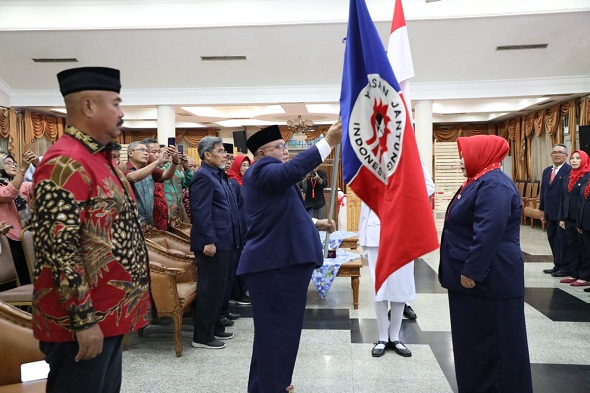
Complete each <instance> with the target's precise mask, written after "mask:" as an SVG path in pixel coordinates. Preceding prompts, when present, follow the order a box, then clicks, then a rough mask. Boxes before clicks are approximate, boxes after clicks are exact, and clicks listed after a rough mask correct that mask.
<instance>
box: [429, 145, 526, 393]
mask: <svg viewBox="0 0 590 393" xmlns="http://www.w3.org/2000/svg"><path fill="white" fill-rule="evenodd" d="M457 145H458V147H459V155H460V157H461V160H460V163H461V169H462V170H463V175H464V176H465V177H466V178H467V180H466V181H465V183H464V184H463V186H462V187H461V188H460V189H459V191H458V192H457V193H456V194H455V196H454V198H453V200H452V201H451V203H450V204H449V207H448V209H447V214H446V219H445V225H444V228H443V233H442V238H441V246H440V265H439V280H440V283H441V285H442V286H443V287H444V288H447V290H448V297H449V310H450V314H451V335H452V339H453V353H454V355H455V373H456V375H457V386H458V388H459V392H460V393H463V392H496V393H501V392H503V393H514V392H519V393H531V392H532V391H533V388H532V382H531V368H530V360H529V351H528V343H527V336H526V326H525V319H524V261H523V258H522V251H521V249H520V214H521V209H522V201H521V198H520V195H519V193H518V191H517V189H516V186H515V185H514V182H513V181H512V180H511V179H510V178H509V177H508V176H506V175H505V174H504V173H503V172H502V170H501V162H502V160H503V159H504V158H505V157H506V156H507V154H508V152H509V150H510V148H509V146H508V142H507V141H506V140H504V139H503V138H500V137H498V136H495V135H478V136H472V137H468V138H459V139H458V140H457Z"/></svg>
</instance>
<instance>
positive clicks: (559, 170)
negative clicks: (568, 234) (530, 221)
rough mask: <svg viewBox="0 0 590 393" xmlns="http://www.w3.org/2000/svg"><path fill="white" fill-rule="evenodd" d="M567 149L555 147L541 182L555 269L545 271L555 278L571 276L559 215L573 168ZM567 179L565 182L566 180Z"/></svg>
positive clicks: (544, 215) (540, 206)
mask: <svg viewBox="0 0 590 393" xmlns="http://www.w3.org/2000/svg"><path fill="white" fill-rule="evenodd" d="M566 159H567V147H566V146H565V145H562V144H557V145H553V149H552V150H551V160H552V161H553V165H552V166H549V167H547V168H545V170H544V171H543V177H542V180H541V196H540V203H539V210H541V217H543V218H542V219H543V220H544V221H545V227H546V228H547V238H548V239H549V245H550V246H551V253H552V254H553V265H554V266H553V267H552V268H551V269H545V270H543V272H544V273H547V274H551V275H552V276H553V277H566V276H569V275H570V266H566V265H564V259H563V250H564V249H565V242H566V240H565V230H564V229H562V228H560V227H559V221H558V213H559V203H560V201H561V192H562V189H563V181H568V180H567V179H569V174H570V171H571V170H572V167H571V166H570V165H569V164H568V163H566V162H565V161H566ZM564 179H565V180H564Z"/></svg>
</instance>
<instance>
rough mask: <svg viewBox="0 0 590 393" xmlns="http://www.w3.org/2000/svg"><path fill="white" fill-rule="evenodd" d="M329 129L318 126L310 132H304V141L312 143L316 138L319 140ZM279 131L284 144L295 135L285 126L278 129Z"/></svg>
mask: <svg viewBox="0 0 590 393" xmlns="http://www.w3.org/2000/svg"><path fill="white" fill-rule="evenodd" d="M329 128H330V126H319V127H316V128H315V129H313V130H311V131H306V132H305V136H306V138H305V140H306V141H312V140H314V139H316V138H319V136H320V135H321V134H324V135H326V132H328V129H329ZM279 130H280V131H281V136H282V137H283V140H284V141H285V142H288V141H290V140H291V138H292V137H293V134H294V133H295V131H293V130H292V129H290V128H289V127H287V126H284V127H279Z"/></svg>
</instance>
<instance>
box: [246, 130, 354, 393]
mask: <svg viewBox="0 0 590 393" xmlns="http://www.w3.org/2000/svg"><path fill="white" fill-rule="evenodd" d="M341 138H342V125H341V124H340V122H337V123H335V124H334V125H332V126H331V127H330V129H329V130H328V132H327V134H326V137H325V138H324V139H323V140H321V141H320V142H318V143H317V144H316V145H315V146H313V147H311V148H309V149H307V150H306V151H304V152H301V153H299V154H298V155H297V156H295V158H293V159H292V160H289V152H288V150H287V148H286V146H285V142H284V141H283V138H282V136H281V132H280V130H279V127H278V126H271V127H267V128H265V129H263V130H261V131H259V132H257V133H256V134H254V135H252V136H251V137H250V138H249V139H248V140H247V141H246V145H247V146H248V149H249V150H250V151H251V152H252V153H253V154H254V161H255V162H254V164H253V165H252V166H251V167H250V169H249V170H248V171H247V172H246V174H245V175H244V186H243V189H242V196H243V198H244V209H245V215H246V224H247V227H248V230H247V232H246V241H245V243H246V244H245V246H244V249H243V251H242V256H241V257H240V262H239V265H238V274H239V275H244V277H245V279H246V283H247V285H248V290H249V292H250V299H251V301H252V313H253V317H254V344H253V350H252V361H251V363H250V378H249V381H248V392H249V393H277V392H284V391H285V390H287V391H290V390H292V389H293V387H292V385H291V377H292V376H293V368H294V367H295V360H296V358H297V350H298V349H299V339H300V337H301V328H302V326H303V315H304V312H305V303H306V301H307V287H308V285H309V281H310V279H311V273H312V271H313V269H315V268H317V267H319V266H321V265H322V264H323V255H322V245H321V242H320V238H319V236H318V229H320V230H328V231H333V230H334V228H335V224H334V222H333V221H330V222H328V220H326V219H323V220H312V218H311V217H309V215H308V214H307V211H306V210H305V206H304V204H303V199H302V197H301V192H300V191H299V188H298V187H297V183H298V182H300V181H301V180H302V179H303V178H304V177H305V175H306V174H307V173H309V172H311V171H312V170H313V169H314V168H316V167H317V166H318V165H319V164H320V163H321V162H322V161H323V160H324V159H325V158H326V157H327V156H328V155H329V154H330V151H331V150H332V148H333V147H334V146H336V145H337V144H339V143H340V140H341ZM314 223H315V225H314Z"/></svg>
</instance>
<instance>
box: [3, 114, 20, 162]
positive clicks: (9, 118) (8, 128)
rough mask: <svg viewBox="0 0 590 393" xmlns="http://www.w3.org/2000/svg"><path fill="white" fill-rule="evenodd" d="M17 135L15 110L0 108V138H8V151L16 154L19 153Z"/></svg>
mask: <svg viewBox="0 0 590 393" xmlns="http://www.w3.org/2000/svg"><path fill="white" fill-rule="evenodd" d="M18 135H19V133H18V118H17V113H16V111H15V110H14V109H11V108H0V138H5V139H8V151H9V152H11V153H13V154H16V155H17V156H18V155H19V154H20V153H21V152H20V140H19V138H18Z"/></svg>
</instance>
